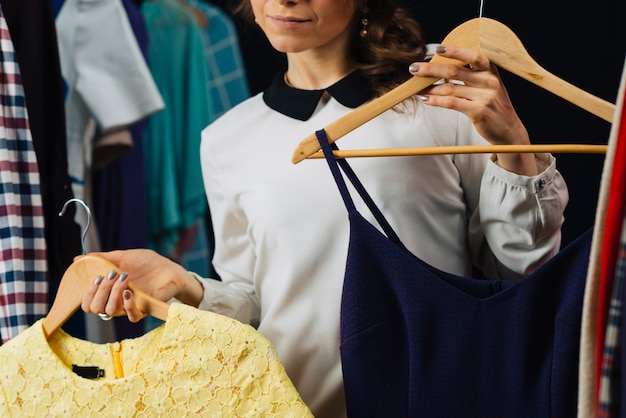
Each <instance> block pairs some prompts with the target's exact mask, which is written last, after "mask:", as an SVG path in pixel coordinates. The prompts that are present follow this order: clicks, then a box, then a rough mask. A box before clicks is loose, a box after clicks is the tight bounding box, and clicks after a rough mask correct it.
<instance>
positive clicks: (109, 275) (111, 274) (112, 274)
mask: <svg viewBox="0 0 626 418" xmlns="http://www.w3.org/2000/svg"><path fill="white" fill-rule="evenodd" d="M115 276H117V271H115V270H111V271H110V272H109V274H107V280H113V278H114V277H115Z"/></svg>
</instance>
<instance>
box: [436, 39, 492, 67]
mask: <svg viewBox="0 0 626 418" xmlns="http://www.w3.org/2000/svg"><path fill="white" fill-rule="evenodd" d="M437 55H441V56H442V57H446V58H452V59H456V60H459V61H462V62H464V63H466V64H467V65H468V66H469V68H470V69H471V70H473V71H488V70H489V69H490V68H491V62H489V60H488V59H487V57H485V56H484V55H482V54H481V53H479V52H477V51H474V50H473V49H469V48H459V47H456V46H453V45H451V46H448V45H446V46H443V45H442V46H439V47H438V48H437Z"/></svg>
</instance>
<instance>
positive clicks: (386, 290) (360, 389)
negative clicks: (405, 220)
mask: <svg viewBox="0 0 626 418" xmlns="http://www.w3.org/2000/svg"><path fill="white" fill-rule="evenodd" d="M317 135H318V139H319V142H320V144H321V146H322V148H323V150H324V154H325V156H326V159H327V161H328V163H329V166H330V168H331V171H332V173H333V175H334V177H335V180H336V182H337V185H338V187H339V190H340V192H341V195H342V197H343V199H344V202H345V204H346V208H347V209H348V213H349V219H350V225H351V226H350V246H349V249H348V256H347V257H348V258H347V263H346V274H345V278H344V284H343V294H342V302H341V360H342V369H343V375H344V387H345V393H346V402H347V407H348V414H349V416H354V417H369V416H372V417H376V416H394V417H405V416H410V417H418V416H423V417H433V416H463V417H489V416H493V417H502V416H515V417H522V416H525V417H538V416H541V417H548V416H555V417H571V416H575V412H576V402H575V399H576V379H577V369H576V364H577V363H576V362H577V359H578V343H579V336H580V334H579V330H580V316H581V309H582V298H583V290H584V279H585V274H586V267H587V259H588V251H589V246H590V241H591V231H588V232H587V233H585V234H584V235H583V236H582V237H580V238H579V239H578V240H577V241H576V242H575V243H573V244H571V245H570V246H568V247H567V248H566V249H564V250H563V251H562V252H561V253H559V254H558V255H557V256H555V257H554V258H553V259H551V260H550V261H548V262H547V263H546V264H545V265H544V266H542V267H540V268H539V269H538V270H536V271H535V272H534V273H532V274H531V275H529V276H527V277H525V278H524V279H522V280H519V281H491V280H486V279H485V280H479V279H471V278H465V277H458V276H455V275H452V274H447V273H445V272H442V271H440V270H437V269H435V268H434V267H432V266H429V265H428V264H426V263H424V262H423V261H421V260H419V259H418V258H416V257H415V256H413V255H412V254H411V253H410V252H408V251H407V250H406V248H405V247H404V245H403V244H402V243H401V242H400V240H399V239H398V237H397V235H396V234H395V233H394V231H393V230H392V229H391V227H390V225H389V224H388V223H387V221H386V220H385V218H384V216H383V215H382V214H381V212H380V211H379V210H378V208H377V207H376V205H375V204H374V202H373V201H372V200H371V198H370V197H369V195H368V194H367V192H366V191H365V189H364V188H363V186H362V185H361V184H360V182H359V180H358V179H357V178H356V176H355V175H354V172H352V170H351V169H350V167H349V165H348V163H347V162H346V161H345V160H336V159H335V158H334V157H333V156H332V151H331V147H330V146H329V144H328V142H327V140H326V136H325V132H324V131H323V130H322V131H318V132H317ZM335 148H336V147H335ZM339 165H341V168H342V169H343V170H344V172H345V173H346V175H347V176H348V178H349V179H350V180H351V182H352V184H353V185H354V186H355V188H356V189H357V190H358V191H359V193H360V194H361V196H362V197H363V200H364V201H365V202H366V203H367V206H368V208H369V209H370V210H371V211H372V213H373V214H374V216H375V218H376V220H377V221H378V223H379V224H380V226H381V228H382V229H383V230H384V231H385V233H386V235H387V236H384V235H383V234H382V233H381V232H380V231H379V230H378V229H377V228H376V227H374V226H373V225H372V224H371V223H369V222H368V221H366V220H365V218H363V217H362V216H361V215H360V214H359V213H358V212H357V211H356V208H355V206H354V202H353V201H352V198H351V197H350V195H349V192H348V189H347V186H346V184H345V181H344V179H343V177H342V175H341V173H340V171H339ZM424 240H428V237H424Z"/></svg>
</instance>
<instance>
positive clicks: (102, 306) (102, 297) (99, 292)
mask: <svg viewBox="0 0 626 418" xmlns="http://www.w3.org/2000/svg"><path fill="white" fill-rule="evenodd" d="M116 277H117V271H116V270H111V271H109V273H108V274H107V275H106V276H105V277H104V278H103V279H102V280H101V281H100V283H99V284H98V285H97V286H96V292H95V294H94V295H93V298H92V300H91V302H90V304H89V310H88V312H93V313H108V312H107V304H108V301H109V295H110V293H111V288H112V287H113V285H114V284H115V278H116ZM109 315H110V313H109Z"/></svg>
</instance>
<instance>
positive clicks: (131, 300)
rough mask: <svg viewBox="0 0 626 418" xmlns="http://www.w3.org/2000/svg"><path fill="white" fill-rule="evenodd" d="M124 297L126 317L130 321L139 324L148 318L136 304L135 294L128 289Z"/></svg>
mask: <svg viewBox="0 0 626 418" xmlns="http://www.w3.org/2000/svg"><path fill="white" fill-rule="evenodd" d="M122 297H123V299H124V309H125V310H126V315H127V316H128V320H129V321H130V322H138V321H140V320H141V319H143V318H144V317H145V316H146V314H144V313H143V312H141V311H140V310H139V308H138V307H137V305H136V304H135V297H134V295H133V292H131V291H130V290H129V289H126V290H124V292H123V294H122Z"/></svg>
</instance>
